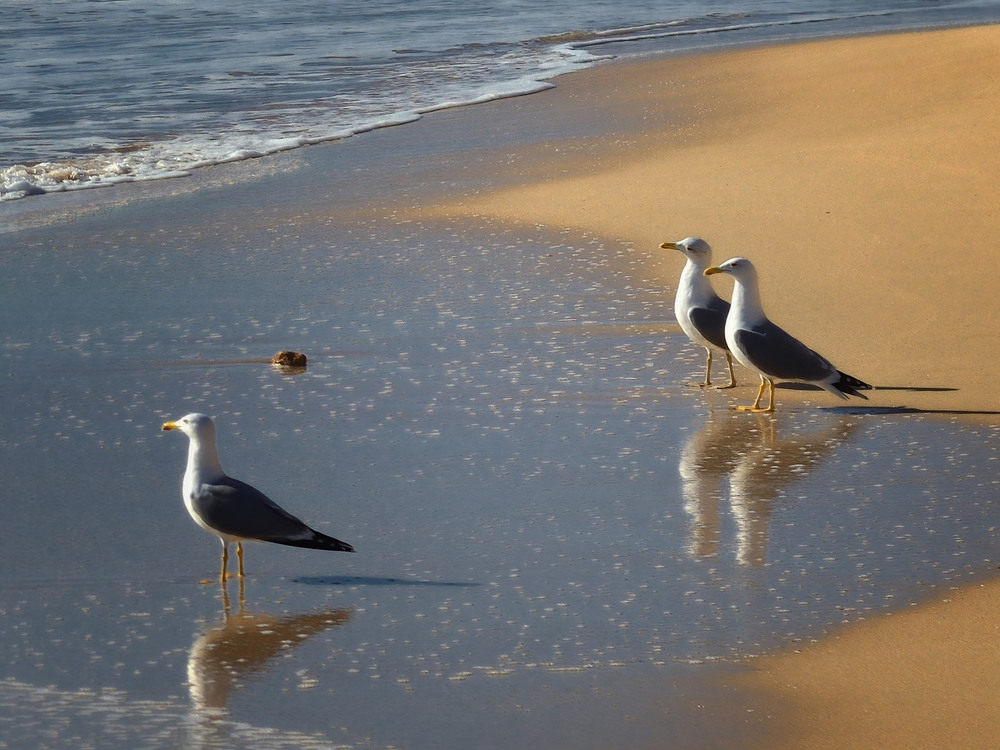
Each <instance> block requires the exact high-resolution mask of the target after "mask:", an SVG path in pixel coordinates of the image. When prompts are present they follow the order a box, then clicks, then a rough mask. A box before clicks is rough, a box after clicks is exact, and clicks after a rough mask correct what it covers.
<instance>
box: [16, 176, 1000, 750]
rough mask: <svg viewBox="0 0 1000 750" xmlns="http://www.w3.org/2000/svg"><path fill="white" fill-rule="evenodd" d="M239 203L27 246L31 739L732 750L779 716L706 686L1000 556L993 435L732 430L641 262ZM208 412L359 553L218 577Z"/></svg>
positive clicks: (91, 743)
mask: <svg viewBox="0 0 1000 750" xmlns="http://www.w3.org/2000/svg"><path fill="white" fill-rule="evenodd" d="M275 179H277V178H275ZM263 188H264V189H266V190H267V191H268V192H269V194H273V192H275V186H274V185H268V184H266V181H265V184H264V186H263ZM242 198H243V196H242V195H241V194H240V191H239V190H238V189H235V190H222V191H220V194H219V195H214V196H212V195H209V194H208V192H206V191H202V192H200V193H196V194H182V195H178V196H173V197H169V198H164V199H162V200H160V201H153V202H144V203H138V204H135V205H130V206H125V207H122V208H118V209H116V210H115V212H114V214H115V218H114V221H113V222H112V221H109V220H108V217H107V216H105V215H92V216H88V217H84V218H81V219H79V220H76V221H72V222H64V223H59V224H57V225H54V226H48V227H44V228H40V229H35V230H25V231H22V232H20V233H18V234H17V239H18V242H17V246H16V248H8V249H7V251H6V252H5V253H4V267H5V269H6V275H5V278H6V279H7V280H8V281H7V283H5V285H4V287H3V294H2V295H0V312H2V316H3V319H4V320H5V321H7V322H6V324H5V328H4V332H3V335H2V338H0V344H2V345H0V355H2V361H3V370H4V372H5V373H7V377H6V378H5V379H4V381H3V382H2V383H0V398H2V401H3V403H4V409H3V415H2V419H0V428H2V429H0V450H2V452H3V458H4V460H3V462H2V468H0V482H2V484H3V486H4V488H5V500H4V503H3V508H2V510H0V517H2V519H3V528H4V529H5V542H4V545H3V547H2V550H0V567H2V570H3V582H2V584H0V610H2V612H3V618H2V620H0V653H2V654H3V664H4V672H3V676H2V677H3V679H0V728H2V730H3V736H4V738H5V741H6V742H7V743H8V746H9V747H12V748H21V747H25V748H27V747H37V746H41V745H44V746H46V747H74V748H76V747H81V746H88V747H121V748H133V747H175V746H185V747H186V746H192V747H232V746H240V745H252V746H254V747H261V748H283V747H412V748H432V747H433V748H456V749H457V748H467V747H473V746H476V747H495V748H509V747H523V746H559V747H565V746H573V747H580V748H599V747H608V746H618V745H622V744H623V745H625V746H630V747H634V746H655V743H656V742H657V741H659V740H660V739H662V737H663V736H664V733H667V735H669V736H670V737H671V738H672V742H673V744H674V746H676V747H688V748H698V747H704V746H705V743H706V742H708V743H709V744H713V743H714V744H715V745H716V746H733V745H736V746H738V745H740V744H742V743H743V742H744V740H745V739H746V736H747V732H748V731H751V730H750V729H748V726H749V724H748V722H749V723H750V724H752V721H751V717H752V716H757V717H761V718H762V717H763V716H764V715H765V714H764V713H763V712H761V713H759V714H748V713H747V708H746V704H745V703H740V704H739V708H738V709H735V710H733V711H732V712H731V713H729V714H726V716H725V717H723V716H720V713H719V709H718V707H717V705H716V704H715V703H714V702H713V701H716V700H718V695H717V694H716V693H713V691H712V690H710V689H706V688H705V686H704V685H703V684H702V683H701V682H700V680H704V679H705V678H706V675H710V674H712V673H713V672H711V671H706V670H712V669H718V668H727V666H728V665H732V664H734V663H735V662H736V661H738V660H739V659H743V658H746V657H752V656H756V655H759V654H763V653H768V652H769V651H771V650H773V649H775V648H778V647H781V646H785V645H788V644H791V643H796V642H800V641H804V640H809V639H811V638H814V637H818V636H820V635H822V634H824V633H826V632H829V630H830V629H831V628H833V627H836V626H839V625H840V624H842V623H845V622H852V621H856V620H858V619H860V618H863V617H867V616H871V615H873V614H876V613H880V612H884V611H888V610H892V609H899V608H901V607H905V606H908V605H910V604H912V603H914V602H918V601H920V600H921V599H923V598H925V597H927V596H929V595H931V594H933V593H934V592H940V591H943V590H946V589H947V588H948V587H949V586H958V585H963V584H967V583H969V582H971V581H975V580H978V579H982V578H983V577H985V576H988V575H989V574H990V572H991V570H992V569H993V568H994V567H995V566H996V561H997V552H996V531H997V521H996V519H997V518H998V513H1000V507H998V505H1000V499H998V498H1000V495H998V493H997V485H998V480H997V478H996V477H997V466H998V462H1000V443H998V441H997V428H996V427H995V426H987V425H975V424H968V423H962V422H955V421H952V420H951V419H949V418H947V417H941V416H938V417H933V416H926V415H916V414H909V413H907V412H906V410H891V409H890V410H883V409H865V408H863V406H861V405H858V406H855V407H847V408H844V407H842V406H840V404H839V402H835V403H832V404H831V403H830V401H831V399H830V397H829V396H828V395H827V394H825V393H818V394H817V397H816V402H815V403H813V404H807V405H803V406H797V407H796V406H792V405H789V404H784V405H782V404H781V403H780V392H779V411H778V413H777V414H776V415H775V416H766V415H751V414H745V413H738V412H735V411H733V410H732V408H731V407H732V399H731V397H730V396H729V395H728V394H725V393H722V392H703V391H701V390H700V389H696V388H690V387H687V386H685V385H684V383H685V382H686V381H687V380H688V379H689V378H691V377H693V376H696V375H698V374H699V373H700V371H701V367H702V365H703V354H702V353H701V352H700V351H698V350H696V349H695V348H694V347H691V346H690V345H689V344H688V343H687V342H686V340H685V339H684V337H683V334H681V333H680V332H679V330H677V328H676V325H675V324H673V322H672V320H671V317H670V316H671V313H670V309H669V295H666V294H665V293H664V290H663V288H662V287H661V286H660V285H659V284H658V283H656V282H655V281H654V280H652V279H651V278H650V276H649V273H648V269H649V267H650V264H651V260H652V259H651V257H650V252H652V251H650V250H648V249H643V248H633V247H630V246H628V245H627V244H621V243H615V242H610V241H607V240H602V239H598V238H592V237H587V236H580V235H578V234H576V233H571V232H554V231H552V230H550V229H541V228H539V229H537V230H535V231H527V230H524V229H520V230H512V229H510V228H508V227H504V226H502V225H498V224H495V223H491V222H486V221H484V222H480V223H476V222H461V223H459V222H450V221H442V222H416V221H404V222H384V221H375V220H369V221H356V220H355V221H344V220H343V217H339V216H338V215H337V214H335V213H330V214H327V215H323V214H313V213H302V214H297V213H295V212H294V211H288V210H287V209H282V214H281V215H282V217H283V220H282V221H281V222H278V221H276V220H275V219H276V216H271V215H268V216H264V217H263V218H258V219H254V218H253V216H254V215H253V213H252V212H246V213H243V214H240V213H238V212H237V209H236V208H235V206H239V205H240V204H241V203H242V202H243V200H242ZM284 348H291V349H295V350H299V351H303V352H306V353H307V354H308V357H309V364H308V367H307V368H306V369H305V370H304V371H297V372H296V371H291V372H289V371H285V370H282V369H280V368H274V367H272V366H271V365H270V364H269V357H270V355H271V354H272V353H273V352H274V351H276V350H278V349H284ZM189 411H201V412H206V413H209V414H212V415H214V416H215V417H216V421H217V425H218V433H219V447H220V454H221V457H222V461H223V465H224V466H225V467H226V468H227V470H228V471H230V472H231V473H232V474H233V475H235V476H238V477H240V478H243V479H245V480H247V481H250V482H252V483H254V484H255V485H257V486H258V487H260V488H261V489H263V490H264V491H266V492H267V493H268V494H269V495H271V496H272V497H273V498H274V499H275V500H277V501H278V502H280V503H281V504H282V505H283V506H285V507H286V508H288V509H289V510H291V511H292V512H294V513H296V514H298V515H299V516H301V517H302V518H303V519H305V520H307V521H308V522H309V523H310V524H312V525H313V526H315V527H316V528H318V529H319V530H321V531H323V532H326V533H328V534H331V535H335V536H337V537H338V538H341V539H344V540H346V541H349V542H351V543H352V544H353V545H355V547H356V548H357V552H356V553H355V554H352V555H347V554H343V553H330V552H319V551H315V550H298V549H292V548H287V547H279V546H277V545H257V544H248V545H247V551H246V566H247V573H248V579H247V581H246V584H245V586H241V585H238V584H237V582H236V581H231V582H230V583H229V585H228V586H227V587H225V588H223V587H222V586H220V584H219V582H218V580H217V576H218V566H219V552H220V547H219V544H218V541H217V540H216V539H214V538H213V537H211V536H210V535H208V534H205V533H204V532H203V531H202V530H201V529H199V528H197V527H196V526H195V524H194V523H192V521H191V520H190V518H188V516H187V514H186V512H185V511H184V507H183V503H182V501H181V496H180V484H181V474H182V472H183V467H184V461H185V455H186V438H184V436H182V435H179V434H177V433H164V432H162V431H161V430H160V424H161V423H162V422H163V421H164V420H165V419H167V418H176V417H179V416H181V415H182V414H184V413H186V412H189ZM203 580H204V581H207V583H201V581H203ZM741 700H742V699H741ZM696 705H697V706H708V707H709V708H708V709H701V708H698V709H696V708H695V706H696ZM484 738H486V739H484Z"/></svg>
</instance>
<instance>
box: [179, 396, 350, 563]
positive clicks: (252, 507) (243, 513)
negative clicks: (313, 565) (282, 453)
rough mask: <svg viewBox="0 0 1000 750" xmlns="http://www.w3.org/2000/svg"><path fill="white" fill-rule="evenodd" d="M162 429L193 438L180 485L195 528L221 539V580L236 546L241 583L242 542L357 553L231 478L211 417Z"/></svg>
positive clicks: (191, 418) (194, 418) (195, 417)
mask: <svg viewBox="0 0 1000 750" xmlns="http://www.w3.org/2000/svg"><path fill="white" fill-rule="evenodd" d="M163 429H164V430H180V431H181V432H183V433H184V434H185V435H187V436H188V437H189V438H190V439H191V442H190V444H189V445H188V459H187V469H186V470H185V471H184V483H183V485H182V494H183V496H184V505H185V506H186V507H187V510H188V513H190V514H191V518H193V519H194V522H195V523H196V524H198V525H199V526H201V527H202V528H203V529H205V531H207V532H209V533H211V534H215V535H216V536H217V537H219V539H220V540H221V541H222V581H223V582H225V580H226V568H227V566H228V563H229V545H230V544H232V543H233V542H235V543H236V555H237V557H238V558H239V575H240V578H241V579H242V578H243V542H244V541H257V542H274V543H276V544H287V545H289V546H292V547H309V548H312V549H325V550H334V551H338V552H354V547H352V546H351V545H350V544H347V543H346V542H342V541H340V540H339V539H334V538H333V537H331V536H327V535H326V534H321V533H320V532H318V531H316V530H314V529H311V528H309V527H308V526H306V524H304V523H303V522H302V521H300V520H299V519H298V518H296V517H295V516H293V515H292V514H291V513H289V512H288V511H286V510H284V509H283V508H281V507H279V506H278V505H277V504H276V503H275V502H274V501H273V500H271V499H270V498H269V497H268V496H267V495H265V494H264V493H263V492H261V491H260V490H258V489H257V488H255V487H251V486H250V485H249V484H247V483H246V482H241V481H240V480H239V479H233V478H232V477H229V476H227V475H226V473H225V472H224V471H223V470H222V464H220V463H219V454H218V452H217V451H216V448H215V423H214V422H213V421H212V418H211V417H206V416H205V415H204V414H188V415H186V416H184V417H181V418H180V419H178V420H177V421H176V422H166V423H165V424H164V425H163Z"/></svg>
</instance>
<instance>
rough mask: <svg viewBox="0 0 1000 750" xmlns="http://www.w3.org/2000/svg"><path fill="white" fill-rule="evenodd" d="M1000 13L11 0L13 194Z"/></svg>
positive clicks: (667, 5) (584, 2)
mask: <svg viewBox="0 0 1000 750" xmlns="http://www.w3.org/2000/svg"><path fill="white" fill-rule="evenodd" d="M998 18H1000V9H998V8H997V6H996V3H993V2H988V1H987V0H972V1H951V2H939V3H926V2H922V1H921V0H877V2H871V1H869V0H865V1H864V2H861V1H855V2H832V1H831V0H812V1H810V0H758V1H757V2H746V1H745V0H739V1H736V0H726V1H725V2H712V3H706V2H699V1H697V0H673V1H672V2H660V1H659V0H656V1H654V0H645V1H643V2H630V3H609V2H604V1H603V0H556V1H555V2H547V3H539V2H530V1H528V0H509V1H500V0H491V1H483V2H472V3H469V2H439V1H438V0H387V1H386V2H378V3H372V2H364V1H363V0H331V1H330V2H313V1H312V0H286V1H284V2H281V3H274V2H269V1H268V0H242V1H241V2H238V3H225V4H221V5H220V4H219V3H215V2H209V1H208V0H170V1H168V2H163V0H115V1H110V0H109V1H107V2H94V1H91V0H50V1H49V2H44V3H38V2H33V1H32V0H7V1H6V2H4V3H2V4H0V70H2V71H3V77H4V85H3V89H2V91H0V200H13V199H18V198H23V197H26V196H35V195H40V194H44V193H48V192H53V191H64V190H70V189H74V188H83V187H96V186H102V185H109V184H116V183H120V182H123V181H136V180H151V179H157V178H165V177H175V176H178V175H185V174H189V173H190V172H191V170H195V169H198V168H199V167H204V166H208V165H213V164H219V163H224V162H232V161H241V160H246V159H252V158H255V157H258V156H260V155H263V154H269V153H274V152H277V151H282V150H286V149H292V148H296V147H300V146H303V145H307V144H311V143H317V142H323V141H330V140H335V139H340V138H345V137H349V136H351V135H354V134H357V133H361V132H365V131H369V130H371V129H373V128H379V127H385V126H389V125H398V124H402V123H407V122H411V121H413V120H414V119H416V118H419V117H420V116H421V115H422V114H424V113H427V112H429V111H433V110H436V109H440V108H443V107H451V106H456V105H461V104H469V103H474V102H482V101H488V100H491V99H495V98H499V97H506V96H514V95H518V94H527V93H531V92H533V91H538V90H541V89H544V88H547V87H549V86H551V85H552V80H553V79H554V78H555V77H557V76H558V75H560V74H561V73H564V72H567V71H570V70H575V69H578V68H579V67H581V66H585V65H588V64H591V63H593V62H594V61H596V60H599V59H601V58H603V57H606V56H608V55H628V54H636V53H639V52H644V53H645V52H651V51H672V50H681V49H686V48H691V47H698V46H718V45H733V44H749V43H754V42H761V41H775V40H780V39H795V38H806V37H810V36H824V35H834V34H848V33H861V32H865V31H876V30H880V31H892V30H899V29H907V28H924V27H934V26H945V25H957V24H963V23H981V22H987V21H995V20H997V19H998Z"/></svg>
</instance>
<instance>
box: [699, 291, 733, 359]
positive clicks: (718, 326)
mask: <svg viewBox="0 0 1000 750" xmlns="http://www.w3.org/2000/svg"><path fill="white" fill-rule="evenodd" d="M690 316H691V323H692V324H693V325H694V327H695V328H697V329H698V333H700V334H701V335H702V336H704V337H705V338H706V339H707V340H708V341H710V342H711V343H712V344H714V345H715V346H717V347H719V348H720V349H726V350H728V349H729V346H728V345H727V344H726V318H727V317H728V316H729V303H728V302H726V301H725V300H724V299H722V298H721V297H716V298H715V299H713V300H712V301H711V302H710V303H709V304H708V306H707V307H692V308H691V311H690Z"/></svg>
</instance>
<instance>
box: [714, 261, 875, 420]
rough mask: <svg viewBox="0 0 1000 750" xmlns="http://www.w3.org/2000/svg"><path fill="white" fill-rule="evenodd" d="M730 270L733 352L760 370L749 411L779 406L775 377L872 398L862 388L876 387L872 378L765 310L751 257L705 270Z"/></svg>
mask: <svg viewBox="0 0 1000 750" xmlns="http://www.w3.org/2000/svg"><path fill="white" fill-rule="evenodd" d="M715 273H727V274H729V275H730V276H732V277H733V278H734V279H735V280H736V286H735V287H734V288H733V309H732V311H731V312H730V313H729V319H728V320H727V321H726V342H727V343H728V344H729V349H730V351H732V353H733V355H734V356H735V357H736V359H738V360H739V361H740V363H741V364H743V365H746V366H747V367H749V368H750V369H751V370H754V371H755V372H757V373H758V374H759V375H760V389H759V390H758V391H757V399H756V400H755V401H754V402H753V406H749V407H745V406H741V407H739V408H740V409H741V410H743V411H754V412H773V411H774V381H775V380H776V379H777V380H794V381H799V382H802V383H812V384H813V385H818V386H819V387H820V388H823V389H824V390H827V391H830V393H832V394H834V395H835V396H839V397H840V398H843V399H846V398H847V396H848V395H851V396H857V397H858V398H863V399H867V396H865V395H864V394H862V393H859V392H858V391H859V390H871V386H870V385H868V383H864V382H862V381H860V380H858V379H857V378H854V377H851V376H850V375H845V374H844V373H842V372H841V371H840V370H838V369H837V368H836V367H834V366H833V365H832V364H830V363H829V362H828V361H827V360H826V359H824V358H823V357H821V356H820V355H819V354H817V353H816V352H814V351H813V350H812V349H810V348H809V347H807V346H806V345H805V344H803V343H802V342H801V341H799V340H798V339H796V338H794V337H792V336H791V335H790V334H788V333H786V332H785V331H784V330H782V329H781V328H779V327H778V326H776V325H775V324H774V323H772V322H771V321H770V320H768V319H767V316H766V315H765V314H764V308H763V307H762V306H761V303H760V287H759V286H758V284H757V270H756V269H755V268H754V267H753V264H752V263H751V262H750V261H748V260H747V259H746V258H731V259H729V260H727V261H726V262H725V263H723V264H722V265H720V266H713V267H712V268H708V269H706V270H705V275H706V276H711V275H712V274H715ZM765 386H767V388H768V401H767V408H766V409H762V408H761V407H760V400H761V398H762V397H763V396H764V387H765Z"/></svg>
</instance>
